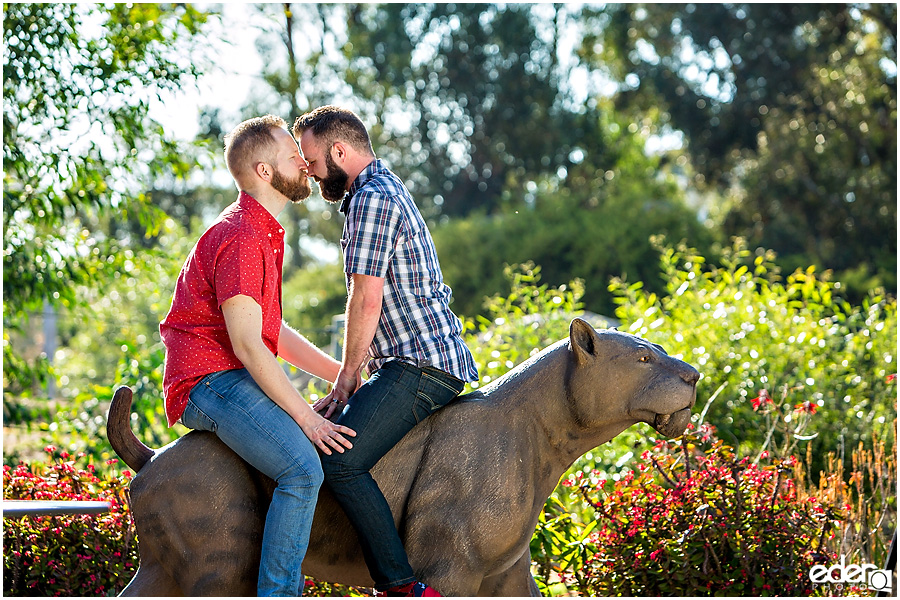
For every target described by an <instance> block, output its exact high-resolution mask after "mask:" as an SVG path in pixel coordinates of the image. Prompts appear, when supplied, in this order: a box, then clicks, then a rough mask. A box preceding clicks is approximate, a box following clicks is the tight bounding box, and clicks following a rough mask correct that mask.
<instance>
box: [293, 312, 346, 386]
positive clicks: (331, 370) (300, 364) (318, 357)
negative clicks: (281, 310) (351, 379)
mask: <svg viewBox="0 0 900 600" xmlns="http://www.w3.org/2000/svg"><path fill="white" fill-rule="evenodd" d="M278 356H280V357H281V358H283V359H284V360H286V361H287V362H289V363H291V364H292V365H294V366H295V367H297V368H298V369H303V370H304V371H306V372H307V373H309V374H310V375H315V376H316V377H319V378H320V379H324V380H325V381H327V382H329V383H331V382H333V381H334V380H335V379H337V376H338V371H340V369H341V363H339V362H338V361H336V360H335V359H333V358H331V357H330V356H328V354H326V353H325V352H323V351H322V350H320V349H319V347H318V346H316V345H315V344H313V343H312V342H310V341H309V340H307V339H306V338H305V337H303V336H302V335H300V334H299V333H297V331H295V330H294V329H292V328H291V327H289V326H288V324H287V323H285V322H284V321H282V322H281V333H279V334H278Z"/></svg>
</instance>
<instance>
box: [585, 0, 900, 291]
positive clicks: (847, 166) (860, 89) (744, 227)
mask: <svg viewBox="0 0 900 600" xmlns="http://www.w3.org/2000/svg"><path fill="white" fill-rule="evenodd" d="M585 16H586V21H585V23H586V31H590V32H591V34H590V35H588V36H587V37H586V38H585V43H584V44H583V47H582V56H583V58H584V60H585V61H586V62H588V63H589V64H591V65H593V67H594V68H595V69H597V70H600V71H602V72H606V73H607V74H608V75H609V77H610V79H612V80H613V81H616V82H619V90H618V92H617V94H616V96H615V101H616V105H617V107H618V109H619V110H620V111H622V112H623V113H624V114H634V115H641V114H643V113H645V112H647V111H650V110H656V109H659V110H662V111H663V112H664V116H663V117H662V118H661V119H660V120H659V121H658V122H659V123H664V124H666V126H667V127H668V128H669V129H671V130H672V131H679V132H682V133H683V135H684V138H683V139H684V142H685V148H686V151H687V153H688V155H689V156H690V157H691V160H692V163H693V165H694V168H695V169H696V178H695V180H694V185H695V186H696V187H697V188H698V189H700V190H702V189H703V188H704V187H705V186H706V185H713V186H715V187H716V188H717V189H718V190H720V191H721V192H722V193H724V192H725V191H726V190H730V191H731V201H732V205H733V206H732V208H731V212H730V214H729V216H728V218H727V219H726V220H725V229H726V231H725V233H726V235H729V236H730V235H737V236H742V237H745V238H746V239H747V240H748V241H750V242H751V243H753V244H759V245H760V246H761V247H765V248H771V249H773V250H775V251H776V252H777V253H778V256H779V261H781V264H783V265H784V266H785V267H786V268H787V269H788V270H792V269H794V268H796V267H805V266H807V265H809V264H816V265H818V266H819V267H820V268H821V269H835V270H837V271H839V272H841V273H839V275H838V276H839V277H840V278H841V279H842V280H845V281H846V282H847V283H848V284H849V285H850V286H852V287H853V288H855V292H856V293H855V294H854V295H853V296H852V297H853V299H854V300H856V301H859V300H861V299H862V297H863V296H865V292H866V290H868V289H869V288H871V287H874V286H875V285H877V284H882V285H887V286H889V287H890V288H895V286H896V264H897V262H896V254H897V246H896V232H897V214H896V186H897V178H896V172H897V164H896V154H897V150H896V131H897V125H896V124H897V116H896V113H897V102H896V72H897V66H896V63H897V54H896V29H897V13H896V5H894V4H782V5H770V4H747V3H740V4H703V5H694V4H627V5H610V6H606V7H604V8H602V9H592V10H591V11H586V13H585ZM589 23H593V27H590V26H589V25H588V24H589ZM851 271H853V272H852V273H851Z"/></svg>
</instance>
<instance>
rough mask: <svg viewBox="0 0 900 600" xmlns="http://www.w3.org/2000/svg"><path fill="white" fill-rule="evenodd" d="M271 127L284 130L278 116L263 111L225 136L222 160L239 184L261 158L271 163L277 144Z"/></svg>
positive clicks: (282, 121)
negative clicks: (259, 115)
mask: <svg viewBox="0 0 900 600" xmlns="http://www.w3.org/2000/svg"><path fill="white" fill-rule="evenodd" d="M273 129H283V130H285V131H287V123H286V122H285V120H284V119H282V118H281V117H278V116H275V115H265V116H262V117H254V118H252V119H247V120H246V121H244V122H242V123H241V124H239V125H238V126H237V127H235V128H234V129H232V130H231V132H230V133H228V134H227V135H226V136H225V164H226V165H227V166H228V171H229V172H230V173H231V176H232V177H233V178H234V180H235V182H237V183H238V186H240V185H241V183H242V180H244V179H245V178H246V177H247V175H249V174H250V173H252V172H253V171H255V170H256V165H258V164H259V163H261V162H267V163H270V164H272V163H274V162H275V157H276V154H277V153H278V145H277V140H276V139H275V136H273V135H272V130H273Z"/></svg>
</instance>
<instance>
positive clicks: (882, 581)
mask: <svg viewBox="0 0 900 600" xmlns="http://www.w3.org/2000/svg"><path fill="white" fill-rule="evenodd" d="M891 575H892V574H891V572H890V571H886V570H884V569H879V568H878V567H877V566H875V565H872V564H865V565H848V564H845V563H844V556H843V555H841V562H840V563H836V564H833V565H831V566H827V567H826V566H825V565H816V566H814V567H813V568H812V569H810V570H809V579H810V581H811V582H812V583H813V584H815V585H822V584H832V585H836V587H837V589H842V588H843V587H844V585H848V586H857V587H860V588H868V589H870V590H872V591H875V592H889V593H890V592H891V591H892V589H891V588H892V587H893V585H892V581H891Z"/></svg>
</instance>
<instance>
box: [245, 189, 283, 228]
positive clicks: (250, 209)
mask: <svg viewBox="0 0 900 600" xmlns="http://www.w3.org/2000/svg"><path fill="white" fill-rule="evenodd" d="M238 206H239V207H240V208H241V209H243V210H246V211H247V213H248V214H249V215H250V218H252V219H253V222H254V223H255V224H256V225H258V226H259V227H260V228H261V229H262V231H263V233H268V234H270V235H271V236H272V237H274V236H275V235H278V236H284V227H282V226H281V223H279V222H278V219H276V218H275V217H274V216H272V213H270V212H269V211H267V210H266V209H265V207H264V206H263V205H262V204H260V203H259V200H257V199H256V198H254V197H253V196H251V195H250V194H248V193H247V192H244V191H242V192H241V194H240V195H239V196H238Z"/></svg>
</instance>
